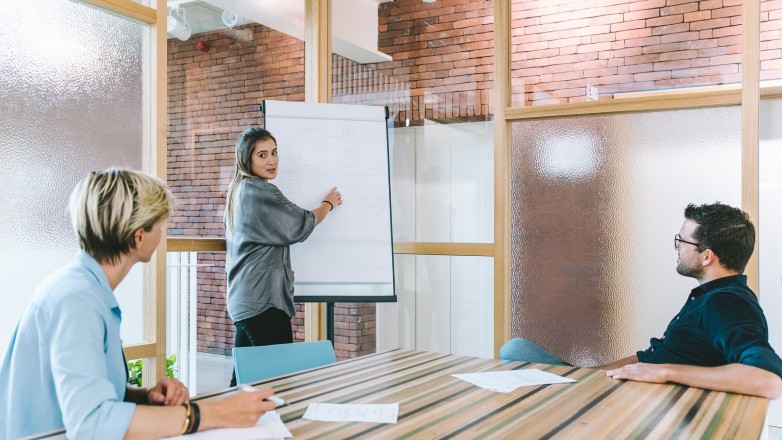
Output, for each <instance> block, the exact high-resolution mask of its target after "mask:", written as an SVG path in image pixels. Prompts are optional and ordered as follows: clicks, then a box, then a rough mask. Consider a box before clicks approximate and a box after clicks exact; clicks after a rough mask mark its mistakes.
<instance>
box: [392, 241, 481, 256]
mask: <svg viewBox="0 0 782 440" xmlns="http://www.w3.org/2000/svg"><path fill="white" fill-rule="evenodd" d="M494 248H495V246H494V244H492V243H426V242H413V243H394V254H407V255H454V256H467V257H493V256H494V252H495V251H494Z"/></svg>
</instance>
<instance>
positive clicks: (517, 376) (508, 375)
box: [452, 368, 576, 393]
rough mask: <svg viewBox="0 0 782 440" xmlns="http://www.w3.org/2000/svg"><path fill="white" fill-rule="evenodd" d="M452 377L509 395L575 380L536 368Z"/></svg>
mask: <svg viewBox="0 0 782 440" xmlns="http://www.w3.org/2000/svg"><path fill="white" fill-rule="evenodd" d="M452 376H453V377H455V378H457V379H461V380H465V381H467V382H470V383H471V384H473V385H475V386H479V387H481V388H485V389H487V390H491V391H496V392H498V393H510V392H511V391H513V390H515V389H516V388H518V387H526V386H535V385H547V384H552V383H568V382H575V381H576V380H575V379H570V378H568V377H562V376H558V375H556V374H552V373H547V372H545V371H540V370H538V369H536V368H530V369H526V370H511V371H490V372H488V373H464V374H453V375H452Z"/></svg>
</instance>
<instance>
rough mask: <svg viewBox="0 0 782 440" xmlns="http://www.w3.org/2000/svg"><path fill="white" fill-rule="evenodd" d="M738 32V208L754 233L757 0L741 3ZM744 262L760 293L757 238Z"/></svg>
mask: <svg viewBox="0 0 782 440" xmlns="http://www.w3.org/2000/svg"><path fill="white" fill-rule="evenodd" d="M742 5H743V8H744V9H743V14H742V35H741V53H742V55H741V158H742V160H741V209H743V210H744V211H745V212H746V213H747V214H749V218H750V219H751V220H752V222H753V223H754V224H755V228H756V233H758V232H760V228H761V226H762V225H760V224H759V223H758V220H759V216H758V204H759V184H758V177H759V171H758V167H759V164H758V144H759V130H760V125H759V117H758V112H759V107H760V0H748V1H745V2H743V3H742ZM758 236H759V234H758V235H757V236H756V240H755V251H754V252H753V253H752V258H750V260H749V264H748V265H747V269H746V272H745V273H746V275H747V284H749V287H750V288H751V289H752V290H754V291H755V292H756V293H758V294H760V290H759V288H760V278H759V273H760V270H759V267H758V264H759V258H758V257H759V256H758V241H759V240H757V237H758Z"/></svg>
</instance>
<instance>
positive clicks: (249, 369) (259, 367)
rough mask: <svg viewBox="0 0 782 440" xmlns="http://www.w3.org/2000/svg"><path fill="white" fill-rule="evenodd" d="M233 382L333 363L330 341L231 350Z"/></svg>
mask: <svg viewBox="0 0 782 440" xmlns="http://www.w3.org/2000/svg"><path fill="white" fill-rule="evenodd" d="M233 358H234V371H236V383H237V384H240V383H250V382H257V381H259V380H263V379H268V378H270V377H275V376H282V375H284V374H288V373H293V372H295V371H301V370H307V369H310V368H315V367H319V366H321V365H327V364H331V363H334V362H336V361H337V357H336V356H335V355H334V347H332V345H331V341H313V342H294V343H292V344H278V345H262V346H258V347H239V348H234V349H233Z"/></svg>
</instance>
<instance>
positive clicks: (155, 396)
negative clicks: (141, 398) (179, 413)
mask: <svg viewBox="0 0 782 440" xmlns="http://www.w3.org/2000/svg"><path fill="white" fill-rule="evenodd" d="M147 400H148V401H149V404H150V405H166V406H168V405H181V404H183V403H185V402H187V401H188V400H190V392H189V391H188V390H187V387H186V386H185V385H184V384H183V383H182V382H180V381H178V380H176V379H173V378H170V377H166V378H165V379H162V380H160V381H159V382H158V383H157V385H155V386H154V387H152V388H150V389H149V390H148V391H147Z"/></svg>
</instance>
